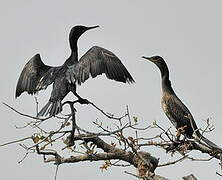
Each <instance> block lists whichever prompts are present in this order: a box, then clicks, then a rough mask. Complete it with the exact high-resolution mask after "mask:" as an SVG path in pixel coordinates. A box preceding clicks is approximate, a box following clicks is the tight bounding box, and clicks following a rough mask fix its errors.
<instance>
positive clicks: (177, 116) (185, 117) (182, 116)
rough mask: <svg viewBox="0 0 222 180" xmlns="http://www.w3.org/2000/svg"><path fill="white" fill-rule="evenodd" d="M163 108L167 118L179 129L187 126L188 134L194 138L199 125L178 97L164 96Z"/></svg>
mask: <svg viewBox="0 0 222 180" xmlns="http://www.w3.org/2000/svg"><path fill="white" fill-rule="evenodd" d="M162 107H163V110H164V112H165V114H166V115H167V117H168V118H169V119H170V121H171V122H172V123H173V125H174V126H175V127H176V128H177V129H178V128H181V127H185V126H186V128H185V130H186V134H187V135H189V136H192V134H193V132H194V130H196V129H197V125H196V123H195V121H194V119H193V116H192V114H191V113H190V111H189V110H188V108H187V107H186V106H185V105H184V104H183V103H182V102H181V101H180V99H179V98H178V97H177V96H176V95H169V96H167V95H166V96H164V98H163V99H162Z"/></svg>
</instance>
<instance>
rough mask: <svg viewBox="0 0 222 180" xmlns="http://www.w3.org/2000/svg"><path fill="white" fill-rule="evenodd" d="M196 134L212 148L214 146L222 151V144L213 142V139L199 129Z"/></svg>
mask: <svg viewBox="0 0 222 180" xmlns="http://www.w3.org/2000/svg"><path fill="white" fill-rule="evenodd" d="M196 135H197V136H198V138H199V139H200V140H202V141H204V142H205V143H206V144H207V145H208V146H209V147H210V148H213V149H215V150H219V151H221V152H222V148H221V147H220V146H218V145H216V144H215V143H213V142H212V141H210V140H209V139H207V138H206V137H204V136H203V135H202V134H201V133H200V132H199V131H197V132H196Z"/></svg>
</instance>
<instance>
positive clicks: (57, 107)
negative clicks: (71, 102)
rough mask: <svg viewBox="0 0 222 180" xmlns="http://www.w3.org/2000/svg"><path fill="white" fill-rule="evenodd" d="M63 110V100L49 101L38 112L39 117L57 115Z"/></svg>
mask: <svg viewBox="0 0 222 180" xmlns="http://www.w3.org/2000/svg"><path fill="white" fill-rule="evenodd" d="M61 111H62V103H61V100H58V101H55V102H51V101H49V102H48V103H47V104H46V105H45V106H44V107H43V108H42V109H41V110H40V111H39V113H38V114H37V117H41V116H47V115H48V114H49V116H55V115H57V114H58V113H60V112H61Z"/></svg>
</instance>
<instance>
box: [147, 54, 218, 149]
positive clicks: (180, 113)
mask: <svg viewBox="0 0 222 180" xmlns="http://www.w3.org/2000/svg"><path fill="white" fill-rule="evenodd" d="M143 58H145V59H147V60H149V61H151V62H153V63H154V64H156V65H157V67H158V68H159V69H160V73H161V79H162V98H161V105H162V109H163V111H164V113H165V114H166V116H167V117H168V119H169V120H170V121H171V123H172V124H173V125H174V126H175V127H176V129H177V130H180V131H181V132H182V133H183V134H184V135H185V136H186V137H188V138H192V136H193V135H194V132H195V134H196V136H197V137H198V138H199V139H201V140H203V141H204V142H205V143H206V144H207V145H209V146H210V147H213V148H216V149H218V150H220V151H221V148H220V147H219V146H217V145H216V144H214V143H213V142H211V141H210V140H208V139H207V138H205V137H204V136H203V135H202V134H201V133H200V131H199V130H198V128H197V125H196V123H195V121H194V118H193V116H192V114H191V112H190V111H189V109H188V108H187V107H186V106H185V105H184V104H183V102H182V101H181V100H180V99H179V98H178V97H177V95H176V94H175V92H174V90H173V88H172V86H171V82H170V80H169V70H168V67H167V64H166V62H165V61H164V59H163V58H162V57H160V56H153V57H144V56H143Z"/></svg>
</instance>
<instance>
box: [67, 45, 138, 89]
mask: <svg viewBox="0 0 222 180" xmlns="http://www.w3.org/2000/svg"><path fill="white" fill-rule="evenodd" d="M69 72H70V71H69ZM103 73H105V74H106V76H107V78H109V79H112V80H116V81H120V82H124V83H126V82H128V83H133V82H134V79H133V78H132V76H131V75H130V73H129V72H128V71H127V69H126V68H125V66H124V65H123V64H122V62H121V61H120V59H119V58H118V57H117V56H116V55H115V54H113V53H112V52H110V51H108V50H106V49H104V48H101V47H98V46H93V47H92V48H91V49H89V50H88V51H87V52H86V53H85V54H84V55H83V56H82V57H81V58H80V60H79V62H78V64H77V65H75V66H73V75H72V76H74V77H75V78H74V79H75V80H76V81H77V83H78V84H79V85H80V84H81V83H83V82H85V81H86V80H87V79H88V78H89V77H90V76H92V77H93V78H95V77H96V76H98V75H100V74H103ZM67 76H69V75H67ZM70 79H71V78H69V80H70Z"/></svg>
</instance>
